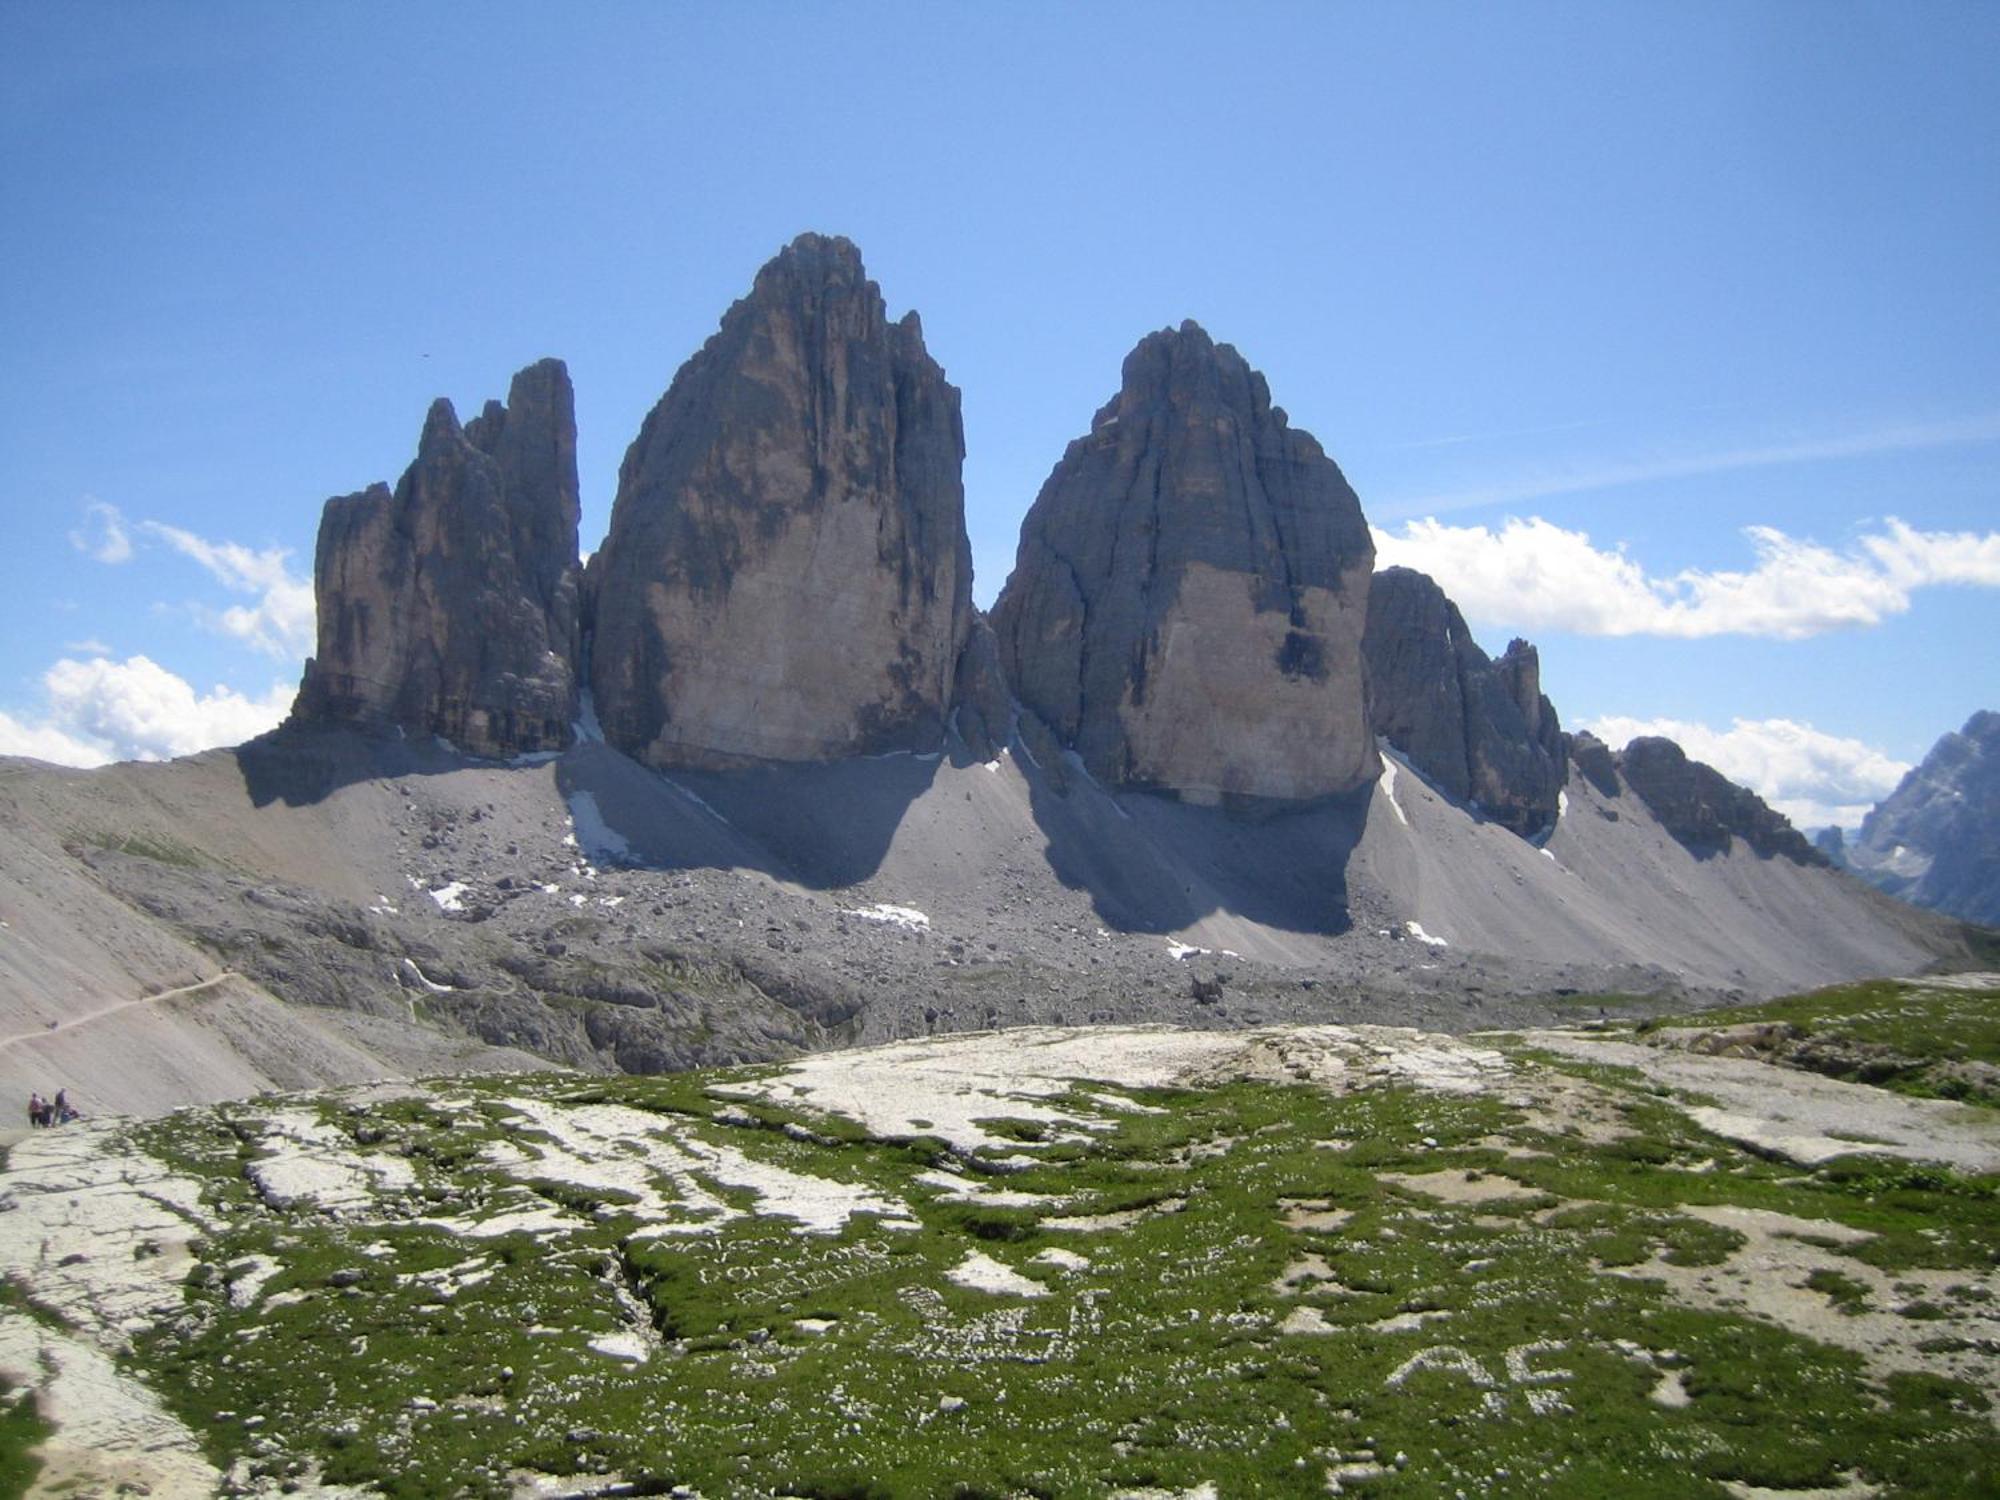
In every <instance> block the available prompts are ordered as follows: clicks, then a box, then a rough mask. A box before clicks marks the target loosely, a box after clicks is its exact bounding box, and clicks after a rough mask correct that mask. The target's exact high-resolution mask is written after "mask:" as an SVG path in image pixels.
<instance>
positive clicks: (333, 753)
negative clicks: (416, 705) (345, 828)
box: [220, 725, 505, 807]
mask: <svg viewBox="0 0 2000 1500" xmlns="http://www.w3.org/2000/svg"><path fill="white" fill-rule="evenodd" d="M220 753H224V754H228V755H232V756H234V757H235V759H236V765H237V769H238V770H239V771H241V773H242V775H243V786H244V790H245V791H246V792H247V793H248V794H249V797H250V801H251V803H252V805H253V806H256V807H268V806H270V805H271V804H272V803H274V802H277V803H282V804H284V805H285V806H286V807H310V806H313V805H314V804H316V803H320V802H324V801H325V800H326V799H327V798H329V797H331V796H333V795H334V794H335V793H336V792H339V791H341V790H342V789H343V788H345V787H349V786H353V785H355V784H356V783H357V782H363V781H375V780H379V779H382V778H385V777H398V776H444V775H449V774H450V773H451V772H453V771H462V770H464V769H465V768H466V766H468V765H503V764H505V762H501V761H475V760H470V759H468V758H467V757H466V756H463V755H461V754H459V753H458V751H456V750H454V749H452V748H451V747H450V746H448V745H445V744H443V743H442V742H440V741H436V740H428V741H426V740H408V739H391V738H388V737H386V736H376V735H368V734H363V733H360V732H359V731H357V730H350V729H294V728H291V727H290V726H288V725H287V726H281V727H279V728H277V729H273V730H272V731H270V733H268V734H261V735H259V736H257V738H256V739H254V740H246V741H245V742H244V743H243V744H241V745H238V746H237V747H236V748H235V749H234V750H229V751H225V752H220Z"/></svg>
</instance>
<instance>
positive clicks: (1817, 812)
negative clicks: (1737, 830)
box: [1581, 715, 1910, 828]
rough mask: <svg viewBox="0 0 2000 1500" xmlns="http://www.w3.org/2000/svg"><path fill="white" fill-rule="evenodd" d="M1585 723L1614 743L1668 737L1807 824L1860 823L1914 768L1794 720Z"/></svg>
mask: <svg viewBox="0 0 2000 1500" xmlns="http://www.w3.org/2000/svg"><path fill="white" fill-rule="evenodd" d="M1581 727H1583V728H1585V729H1588V730H1589V731H1590V732H1591V733H1592V734H1594V735H1596V736H1597V737H1598V738H1599V739H1601V740H1603V741H1604V742H1605V743H1606V744H1608V745H1611V746H1613V747H1615V748H1622V747H1624V746H1625V745H1626V744H1628V743H1630V742H1631V741H1633V740H1635V739H1638V738H1639V737H1640V736H1641V735H1664V736H1665V737H1666V738H1667V739H1670V740H1673V741H1675V742H1676V743H1677V744H1679V745H1680V747H1681V748H1682V749H1683V750H1685V751H1687V753H1688V754H1689V755H1691V756H1692V757H1694V759H1696V760H1700V761H1706V762H1707V763H1708V764H1709V765H1711V766H1714V767H1715V769H1716V770H1718V771H1720V772H1721V773H1722V774H1723V775H1725V776H1727V777H1728V778H1729V779H1730V780H1731V781H1736V782H1741V783H1742V784H1743V785H1744V786H1747V787H1749V788H1750V789H1751V790H1752V791H1754V792H1755V793H1757V795H1758V796H1760V797H1762V798H1763V799H1764V800H1765V801H1766V802H1768V803H1770V804H1771V806H1773V807H1775V808H1776V809H1777V810H1778V811H1779V812H1781V813H1783V814H1784V815H1785V816H1786V817H1788V818H1790V819H1791V820H1792V822H1793V823H1795V824H1797V825H1798V826H1799V827H1801V828H1821V827H1824V826H1826V825H1827V824H1829V823H1834V824H1838V825H1839V826H1841V827H1842V828H1853V827H1856V826H1857V825H1858V824H1859V823H1860V822H1861V820H1862V818H1863V817H1865V816H1867V813H1868V810H1869V809H1870V808H1871V807H1873V806H1874V805H1875V804H1876V803H1877V802H1880V801H1881V800H1882V799H1883V798H1884V797H1886V796H1888V795H1889V793H1890V792H1892V791H1894V790H1895V789H1896V783H1897V782H1899V781H1901V780H1902V779H1903V777H1904V775H1906V774H1907V773H1908V771H1909V769H1910V767H1909V764H1908V763H1907V762H1906V761H1900V760H1897V759H1895V758H1894V757H1893V756H1890V755H1887V754H1884V753H1883V752H1882V751H1880V750H1877V749H1876V748H1875V747H1874V746H1872V745H1869V744H1866V743H1864V742H1863V741H1861V740H1855V739H1846V738H1843V737H1842V736H1840V735H1834V734H1826V733H1824V732H1823V731H1821V730H1818V729H1815V728H1813V727H1812V725H1810V724H1801V723H1798V722H1796V721H1795V720H1792V719H1737V720H1736V721H1735V722H1734V723H1733V724H1731V725H1730V727H1729V728H1727V729H1714V728H1711V727H1710V726H1709V725H1706V724H1697V723H1690V722H1688V721H1687V720H1685V719H1633V718H1625V717H1621V716H1618V715H1607V716H1606V717H1603V718H1598V719H1590V720H1586V721H1585V722H1584V723H1583V725H1582V726H1581Z"/></svg>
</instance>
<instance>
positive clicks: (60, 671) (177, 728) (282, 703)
mask: <svg viewBox="0 0 2000 1500" xmlns="http://www.w3.org/2000/svg"><path fill="white" fill-rule="evenodd" d="M42 688H43V691H44V693H45V695H46V699H47V703H46V708H45V709H44V711H43V712H42V714H41V715H40V717H39V718H38V719H33V720H30V719H23V718H19V717H16V716H15V715H12V714H7V713H0V755H30V756H33V757H35V758H36V759H37V760H49V761H55V762H57V763H58V764H60V765H69V766H100V765H103V764H105V763H106V762H108V761H114V760H167V759H171V758H172V757H174V756H176V755H192V754H193V753H194V752H196V751H197V750H207V749H211V748H213V747H214V746H217V745H235V744H241V743H242V742H243V741H244V740H247V739H251V738H253V737H254V736H256V735H259V734H262V733H263V732H264V731H265V730H267V729H272V728H275V727H276V726H277V724H278V722H279V721H280V720H281V719H283V718H284V716H285V712H286V710H287V709H288V708H289V707H290V706H291V698H292V690H291V688H290V687H289V686H287V685H286V684H285V683H282V682H274V683H272V684H271V687H270V690H269V691H268V692H266V693H265V694H264V695H263V696H262V697H261V698H251V697H246V696H244V695H243V694H241V693H239V692H236V691H235V690H233V689H231V688H227V687H221V686H218V687H215V688H212V689H210V690H209V691H208V692H206V693H197V692H196V691H195V690H194V687H193V686H192V685H191V684H190V683H189V682H188V681H187V680H186V679H185V678H182V677H178V676H176V675H175V674H174V673H172V672H170V671H168V670H167V669H166V668H165V667H163V666H161V665H159V663H157V662H155V661H153V660H151V659H150V658H148V657H144V656H132V657H127V658H126V659H125V660H124V661H112V660H109V659H108V658H104V657H99V658H96V659H94V660H91V661H77V660H74V659H72V658H68V657H65V658H64V659H63V660H61V661H58V662H57V663H56V664H55V665H54V666H52V667H50V668H49V670H48V671H47V672H45V673H44V674H43V675H42Z"/></svg>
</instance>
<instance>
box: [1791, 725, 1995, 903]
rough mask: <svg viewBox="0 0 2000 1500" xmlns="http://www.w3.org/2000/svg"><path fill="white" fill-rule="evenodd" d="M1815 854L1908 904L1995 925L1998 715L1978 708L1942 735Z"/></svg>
mask: <svg viewBox="0 0 2000 1500" xmlns="http://www.w3.org/2000/svg"><path fill="white" fill-rule="evenodd" d="M1829 834H1830V835H1831V836H1830V837H1829V836H1827V835H1822V836H1821V840H1820V847H1821V849H1822V850H1823V851H1824V852H1825V853H1827V854H1828V855H1829V856H1831V857H1832V858H1833V859H1834V861H1835V862H1836V863H1838V864H1840V865H1842V866H1843V867H1844V868H1846V869H1849V870H1852V871H1853V872H1854V873H1855V874H1856V875H1859V876H1860V877H1861V878H1862V879H1863V880H1866V881H1868V882H1869V883H1870V884H1871V885H1874V886H1876V887H1877V888H1879V889H1881V890H1884V891H1887V892H1888V893H1889V894H1890V895H1892V896H1898V897H1901V898H1902V899H1903V900H1905V901H1908V902H1911V903H1912V904H1913V905H1916V906H1922V907H1927V908H1929V909H1931V910H1933V911H1941V912H1948V913H1950V914H1951V915H1952V916H1955V917H1963V918H1964V919H1965V920H1966V921H1968V922H1980V923H1983V924H1985V925H1987V926H1989V927H1992V926H2000V713H1993V712H1991V711H1989V710H1981V711H1980V712H1978V713H1975V714H1974V715H1973V716H1972V717H1971V718H1969V719H1967V720H1966V721H1965V727H1964V728H1963V729H1960V730H1958V731H1956V732H1955V733H1950V734H1946V735H1944V736H1943V737H1942V738H1940V739H1939V740H1938V742H1937V743H1936V744H1935V745H1933V746H1932V747H1931V751H1930V753H1929V754H1928V755H1926V756H1925V757H1924V758H1923V761H1922V763H1921V764H1919V765H1918V766H1917V767H1916V769H1915V770H1913V771H1911V772H1910V773H1909V774H1908V775H1906V776H1904V778H1903V779H1902V781H1901V782H1899V783H1898V784H1897V786H1896V789H1895V791H1893V792H1891V793H1890V794H1889V795H1888V796H1887V797H1885V798H1883V799H1882V801H1881V802H1879V803H1877V804H1876V805H1875V807H1874V809H1873V810H1872V811H1871V812H1870V813H1869V814H1868V816H1867V817H1866V818H1864V819H1863V820H1862V823H1861V829H1860V832H1859V833H1858V834H1856V836H1855V837H1854V838H1853V839H1852V840H1851V841H1850V840H1847V839H1845V838H1843V837H1842V836H1841V833H1840V830H1839V829H1832V830H1829Z"/></svg>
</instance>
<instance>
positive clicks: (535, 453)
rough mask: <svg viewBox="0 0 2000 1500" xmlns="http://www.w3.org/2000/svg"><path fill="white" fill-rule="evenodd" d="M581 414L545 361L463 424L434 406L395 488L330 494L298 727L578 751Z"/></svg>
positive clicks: (495, 747)
mask: <svg viewBox="0 0 2000 1500" xmlns="http://www.w3.org/2000/svg"><path fill="white" fill-rule="evenodd" d="M577 515H578V506H577V483H576V417H575V406H574V400H573V397H572V394H571V391H570V383H569V373H568V371H567V370H565V369H564V367H563V365H562V363H561V362H560V361H559V360H552V359H550V360H543V361H541V362H540V363H539V364H534V365H530V366H529V367H528V368H527V369H525V370H523V371H521V372H520V373H519V374H518V375H516V376H515V377H514V381H513V385H512V387H511V389H510V390H509V392H508V396H507V404H506V405H505V406H502V405H500V403H498V402H488V403H487V405H486V409H485V411H484V412H482V413H481V414H480V415H479V416H478V417H477V418H475V419H474V420H473V421H472V422H470V423H468V424H466V425H465V426H464V427H461V426H460V425H459V422H458V416H457V413H456V412H454V411H453V410H452V406H451V403H450V402H449V401H442V400H440V401H437V402H434V403H433V404H432V406H431V409H430V414H429V415H428V417H426V419H425V421H424V429H423V435H422V437H421V439H420V440H419V442H418V445H417V457H416V461H415V462H414V463H412V464H411V465H410V467H409V468H408V469H407V470H406V471H405V472H404V474H403V477H402V479H401V481H400V482H398V484H397V486H396V488H395V491H394V492H393V493H391V491H390V490H389V488H388V487H387V486H386V485H381V484H377V485H373V486H371V487H370V488H368V489H367V490H364V491H362V492H361V493H360V494H356V495H348V496H346V497H344V498H340V499H334V500H329V501H328V502H327V504H326V510H325V512H324V514H323V515H322V517H321V520H320V529H319V545H318V548H317V552H316V555H315V558H314V566H313V585H314V594H315V597H316V600H317V603H318V609H319V633H318V648H317V651H316V652H315V654H314V656H313V658H312V660H310V661H308V662H307V663H306V672H305V679H304V681H303V683H302V684H301V686H300V688H299V696H298V700H297V702H296V703H295V704H294V706H293V709H292V718H293V721H294V722H295V723H303V724H351V725H356V726H359V727H363V728H369V729H377V730H379V729H387V728H394V729H400V730H403V731H405V732H408V733H415V734H435V735H442V736H443V737H444V738H445V739H447V740H450V741H451V742H452V743H453V744H454V745H456V746H458V747H459V748H460V749H462V750H465V751H467V752H469V753H471V754H474V755H489V756H508V755H514V754H518V753H520V752H522V751H529V750H550V749H559V748H561V747H562V746H564V745H566V744H567V743H568V742H569V736H570V724H571V722H572V720H573V719H574V718H575V717H576V701H577V675H576V668H577V600H578V588H579V581H580V577H579V570H578V567H577V542H576V530H577Z"/></svg>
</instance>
